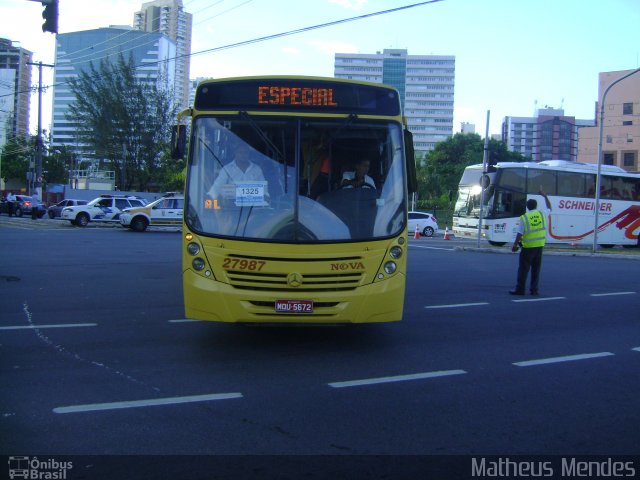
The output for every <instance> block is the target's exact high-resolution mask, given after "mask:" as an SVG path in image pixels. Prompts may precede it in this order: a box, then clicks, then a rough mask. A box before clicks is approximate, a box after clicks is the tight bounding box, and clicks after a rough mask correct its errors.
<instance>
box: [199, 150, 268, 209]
mask: <svg viewBox="0 0 640 480" xmlns="http://www.w3.org/2000/svg"><path fill="white" fill-rule="evenodd" d="M254 181H258V182H260V181H262V182H263V181H265V177H264V174H263V173H262V169H261V168H260V166H258V165H257V164H255V163H254V162H252V161H251V151H250V150H249V149H248V148H246V147H241V148H238V149H237V150H236V151H235V154H234V158H233V161H231V162H229V163H228V164H226V165H225V166H224V167H222V169H221V170H220V173H219V174H218V177H217V178H216V179H215V181H214V182H213V185H212V186H211V188H210V189H209V192H208V193H207V194H208V196H209V197H211V198H213V199H222V198H232V197H233V196H234V195H235V184H236V183H237V182H249V183H250V182H254Z"/></svg>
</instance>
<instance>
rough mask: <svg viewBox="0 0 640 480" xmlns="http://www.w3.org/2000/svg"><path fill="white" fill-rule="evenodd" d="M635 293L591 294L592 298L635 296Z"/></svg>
mask: <svg viewBox="0 0 640 480" xmlns="http://www.w3.org/2000/svg"><path fill="white" fill-rule="evenodd" d="M635 294H636V292H611V293H591V294H589V295H591V296H592V297H609V296H612V295H635Z"/></svg>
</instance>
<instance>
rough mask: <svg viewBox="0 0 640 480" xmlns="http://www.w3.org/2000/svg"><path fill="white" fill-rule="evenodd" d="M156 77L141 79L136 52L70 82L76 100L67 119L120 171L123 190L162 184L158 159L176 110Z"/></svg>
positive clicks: (83, 139)
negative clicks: (159, 179) (138, 73)
mask: <svg viewBox="0 0 640 480" xmlns="http://www.w3.org/2000/svg"><path fill="white" fill-rule="evenodd" d="M159 83H160V82H159V81H156V80H155V79H141V78H140V77H139V76H138V75H137V72H136V66H135V64H134V62H133V57H131V56H130V57H129V60H127V61H125V59H124V56H123V55H122V54H120V56H119V57H118V60H117V61H116V62H115V63H111V62H108V61H106V60H103V61H101V62H100V65H99V66H98V68H96V67H95V66H94V65H93V64H91V65H90V67H89V68H88V69H87V70H85V71H83V72H82V73H80V75H79V77H78V78H77V79H74V80H72V81H71V82H70V89H71V91H72V92H73V94H74V95H75V97H76V98H75V101H74V102H73V103H72V104H71V105H70V106H69V113H68V118H69V120H70V121H72V122H74V123H75V124H76V125H77V126H78V129H77V135H78V142H79V143H80V144H84V145H86V146H87V147H88V149H89V150H91V151H92V152H93V154H94V155H95V156H96V158H98V159H106V160H107V161H108V162H109V163H110V164H111V165H112V167H113V168H114V169H115V170H116V175H117V178H118V184H119V185H120V188H121V189H122V190H131V189H132V188H133V187H134V186H135V187H136V188H137V189H138V190H141V191H144V190H147V189H148V188H149V186H150V185H151V184H154V183H155V184H157V183H158V177H159V172H158V169H159V167H160V160H161V156H162V153H163V151H165V150H166V149H167V146H168V145H169V142H170V139H171V125H172V124H173V119H174V117H175V112H176V109H175V107H174V105H173V100H172V95H171V92H169V91H168V90H166V89H163V88H161V87H160V86H159Z"/></svg>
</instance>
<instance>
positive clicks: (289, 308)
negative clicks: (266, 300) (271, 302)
mask: <svg viewBox="0 0 640 480" xmlns="http://www.w3.org/2000/svg"><path fill="white" fill-rule="evenodd" d="M276 312H278V313H313V300H276Z"/></svg>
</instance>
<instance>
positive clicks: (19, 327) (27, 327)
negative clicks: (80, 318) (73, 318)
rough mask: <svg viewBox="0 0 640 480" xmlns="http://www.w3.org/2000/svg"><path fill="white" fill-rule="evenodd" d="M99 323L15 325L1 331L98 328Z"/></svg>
mask: <svg viewBox="0 0 640 480" xmlns="http://www.w3.org/2000/svg"><path fill="white" fill-rule="evenodd" d="M97 326H98V324H97V323H59V324H57V325H15V326H9V327H0V330H35V329H38V330H39V329H41V328H74V327H97Z"/></svg>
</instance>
